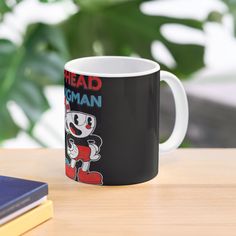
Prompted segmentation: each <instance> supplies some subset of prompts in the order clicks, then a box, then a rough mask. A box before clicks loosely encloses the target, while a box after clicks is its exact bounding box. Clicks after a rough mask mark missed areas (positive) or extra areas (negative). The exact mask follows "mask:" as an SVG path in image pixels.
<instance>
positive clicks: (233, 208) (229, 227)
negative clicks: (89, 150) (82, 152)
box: [0, 149, 236, 236]
mask: <svg viewBox="0 0 236 236" xmlns="http://www.w3.org/2000/svg"><path fill="white" fill-rule="evenodd" d="M0 174H1V175H11V176H16V177H22V178H28V179H35V180H41V181H46V182H48V183H49V190H50V195H49V198H50V199H52V200H53V202H54V207H55V216H54V218H53V219H52V220H49V221H47V222H46V223H44V224H42V225H40V226H38V227H36V228H35V229H33V230H32V231H30V232H28V233H27V234H26V235H31V236H32V235H37V236H48V235H56V236H60V235H62V236H70V235H82V236H83V235H109V236H116V235H128V236H131V235H148V236H150V235H155V236H159V235H160V236H162V235H175V236H178V235H180V236H185V235H186V236H194V235H197V236H202V235H207V236H209V235H214V236H217V235H221V236H222V235H227V236H229V235H234V236H235V235H236V149H182V150H181V149H180V150H178V151H175V152H172V153H170V154H168V155H164V156H161V160H160V172H159V175H158V177H157V178H155V179H153V180H151V181H149V182H146V183H144V184H137V185H132V186H123V187H122V186H121V187H104V186H103V187H100V186H91V185H85V184H79V183H76V182H74V181H72V180H70V179H68V178H67V177H65V176H64V156H63V150H46V149H41V150H40V149H38V150H0Z"/></svg>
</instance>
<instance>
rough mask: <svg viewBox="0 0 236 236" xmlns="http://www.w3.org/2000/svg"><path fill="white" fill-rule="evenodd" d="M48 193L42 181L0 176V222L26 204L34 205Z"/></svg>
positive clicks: (25, 207)
mask: <svg viewBox="0 0 236 236" xmlns="http://www.w3.org/2000/svg"><path fill="white" fill-rule="evenodd" d="M47 195H48V185H47V184H46V183H43V182H37V181H31V180H24V179H18V178H13V177H7V176H0V222H1V219H4V218H6V217H7V216H9V215H14V212H18V211H19V210H21V209H27V206H31V205H32V206H34V205H35V203H37V202H40V200H41V199H44V198H45V197H46V196H47Z"/></svg>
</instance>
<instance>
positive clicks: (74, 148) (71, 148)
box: [67, 139, 79, 159]
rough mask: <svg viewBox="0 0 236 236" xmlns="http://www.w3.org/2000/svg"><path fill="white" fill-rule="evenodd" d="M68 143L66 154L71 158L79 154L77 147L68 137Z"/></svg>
mask: <svg viewBox="0 0 236 236" xmlns="http://www.w3.org/2000/svg"><path fill="white" fill-rule="evenodd" d="M69 143H70V145H69V144H68V145H67V154H68V155H69V157H70V158H71V159H75V158H76V157H77V156H78V155H79V149H78V148H77V146H76V145H75V143H74V140H73V139H69Z"/></svg>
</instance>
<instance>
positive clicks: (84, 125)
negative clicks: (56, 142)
mask: <svg viewBox="0 0 236 236" xmlns="http://www.w3.org/2000/svg"><path fill="white" fill-rule="evenodd" d="M86 79H87V80H86ZM86 81H87V84H86ZM65 83H68V85H69V86H71V89H70V88H67V89H66V90H65V130H66V147H67V148H66V154H67V155H66V156H67V159H66V174H67V176H68V177H70V178H72V179H75V180H77V181H79V182H83V183H89V184H98V185H102V184H103V176H102V174H101V173H100V172H97V171H90V164H91V162H96V161H98V160H99V159H100V158H101V155H100V149H101V146H102V138H101V137H100V136H99V135H97V134H95V133H94V132H95V131H96V125H97V119H96V117H95V115H93V114H91V113H87V112H82V111H80V109H82V108H84V109H85V108H86V107H91V106H92V107H93V106H95V105H97V106H98V107H100V106H101V96H100V95H99V96H95V95H93V94H86V93H84V91H85V90H92V91H97V89H98V88H99V89H100V88H101V82H100V79H99V78H97V77H87V78H85V77H84V76H75V75H73V73H69V72H65ZM73 88H76V89H78V88H80V89H83V90H81V91H82V93H81V92H80V91H79V92H76V93H75V92H74V91H73ZM77 91H78V90H77ZM69 101H70V102H71V104H73V105H74V106H75V107H76V110H71V106H70V103H69ZM78 109H79V110H78ZM84 109H83V110H84Z"/></svg>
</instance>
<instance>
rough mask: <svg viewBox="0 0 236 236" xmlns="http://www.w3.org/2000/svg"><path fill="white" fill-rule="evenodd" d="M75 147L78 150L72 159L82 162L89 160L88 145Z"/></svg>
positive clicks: (89, 150)
mask: <svg viewBox="0 0 236 236" xmlns="http://www.w3.org/2000/svg"><path fill="white" fill-rule="evenodd" d="M77 148H78V150H79V155H78V156H77V157H76V158H75V159H74V160H76V161H78V160H81V161H84V162H87V161H90V153H91V149H90V147H87V146H79V145H78V146H77Z"/></svg>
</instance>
